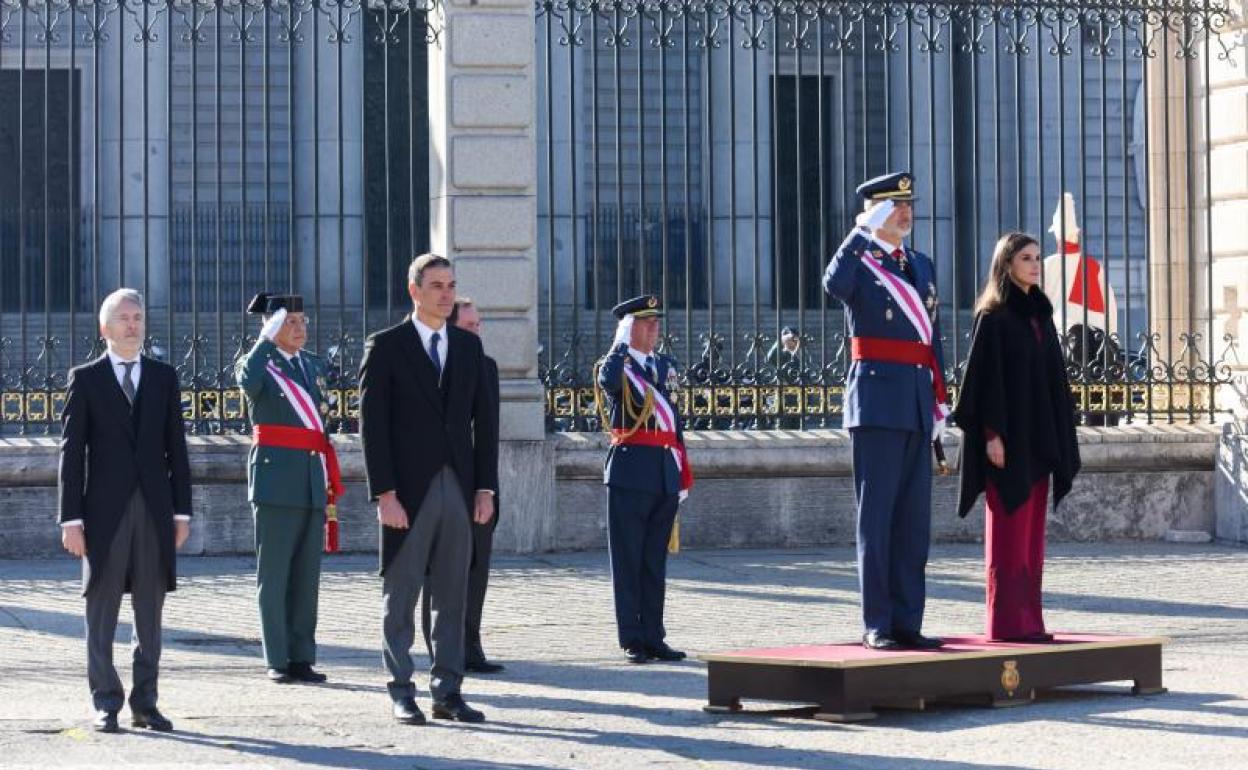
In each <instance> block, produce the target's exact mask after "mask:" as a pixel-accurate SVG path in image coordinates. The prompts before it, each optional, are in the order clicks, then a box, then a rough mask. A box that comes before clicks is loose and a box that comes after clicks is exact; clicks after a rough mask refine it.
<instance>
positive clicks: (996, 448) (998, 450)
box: [988, 436, 1005, 468]
mask: <svg viewBox="0 0 1248 770" xmlns="http://www.w3.org/2000/svg"><path fill="white" fill-rule="evenodd" d="M988 462H990V463H992V464H993V465H995V466H997V467H998V468H1004V467H1005V442H1004V441H1002V440H1001V437H1000V436H996V437H994V438H993V439H992V440H991V441H989V442H988Z"/></svg>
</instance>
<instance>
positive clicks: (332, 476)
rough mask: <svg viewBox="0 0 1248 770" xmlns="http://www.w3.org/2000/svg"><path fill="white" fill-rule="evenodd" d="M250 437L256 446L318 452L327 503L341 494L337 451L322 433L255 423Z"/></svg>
mask: <svg viewBox="0 0 1248 770" xmlns="http://www.w3.org/2000/svg"><path fill="white" fill-rule="evenodd" d="M251 436H252V438H253V439H254V440H255V443H256V446H267V447H277V448H279V449H302V450H304V451H308V452H320V453H321V455H322V456H323V457H324V458H325V473H326V475H327V476H329V478H328V479H326V484H327V488H326V494H327V496H328V497H329V504H330V505H333V504H334V503H335V501H336V500H337V499H338V498H339V497H341V496H342V493H343V492H345V491H346V488H345V487H343V486H342V472H341V471H340V470H339V468H338V453H337V452H335V451H334V445H333V444H332V443H330V441H329V439H328V438H326V436H325V434H324V433H321V432H320V431H318V430H312V429H311V428H296V427H294V426H292V425H256V426H255V427H254V428H253V429H252V433H251Z"/></svg>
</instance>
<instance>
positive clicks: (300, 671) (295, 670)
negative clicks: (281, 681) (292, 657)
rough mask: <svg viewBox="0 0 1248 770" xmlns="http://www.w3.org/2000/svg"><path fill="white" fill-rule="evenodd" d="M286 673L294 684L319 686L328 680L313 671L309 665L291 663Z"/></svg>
mask: <svg viewBox="0 0 1248 770" xmlns="http://www.w3.org/2000/svg"><path fill="white" fill-rule="evenodd" d="M287 673H289V674H290V678H291V679H293V680H295V681H296V682H307V683H308V684H320V683H321V682H324V681H325V680H326V679H328V678H329V677H327V676H325V675H324V674H322V673H321V672H319V671H316V670H315V669H313V668H312V664H311V663H291V664H290V668H289V669H287Z"/></svg>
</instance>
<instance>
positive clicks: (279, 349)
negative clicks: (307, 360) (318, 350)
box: [277, 348, 303, 363]
mask: <svg viewBox="0 0 1248 770" xmlns="http://www.w3.org/2000/svg"><path fill="white" fill-rule="evenodd" d="M277 352H278V353H281V354H282V358H284V359H286V362H287V363H290V359H292V358H294V357H295V356H297V355H299V354H300V353H302V352H303V351H302V350H300V351H299V353H287V352H286V351H285V350H282V349H281V348H278V349H277Z"/></svg>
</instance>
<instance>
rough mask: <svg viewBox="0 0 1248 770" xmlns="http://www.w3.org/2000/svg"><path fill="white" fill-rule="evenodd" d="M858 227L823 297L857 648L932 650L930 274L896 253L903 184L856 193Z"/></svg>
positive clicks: (939, 394)
mask: <svg viewBox="0 0 1248 770" xmlns="http://www.w3.org/2000/svg"><path fill="white" fill-rule="evenodd" d="M858 194H859V195H861V196H862V197H863V199H864V200H865V204H864V211H863V212H862V213H861V214H859V216H858V223H857V225H858V226H857V227H855V228H854V230H853V231H851V232H850V234H849V235H848V236H846V238H845V240H844V241H843V242H842V243H841V245H840V248H838V249H837V251H836V254H835V255H834V256H833V257H832V260H831V261H830V262H829V263H828V268H827V270H826V272H825V273H824V277H823V286H824V290H825V291H827V293H828V294H829V295H830V296H832V297H834V298H836V299H838V300H840V301H841V303H842V304H844V305H845V322H846V327H847V329H848V333H849V336H850V337H851V342H852V357H853V364H852V365H851V366H850V369H849V376H848V377H847V379H846V385H845V428H846V430H848V431H849V435H850V442H851V443H852V444H853V453H854V490H855V492H856V495H857V499H858V533H857V535H858V574H859V583H860V590H861V594H862V620H863V626H864V633H863V637H862V643H863V646H865V647H867V648H868V649H873V650H896V649H901V648H915V649H934V648H937V647H940V646H941V644H942V642H941V640H940V639H937V638H934V637H929V636H924V635H923V633H922V631H921V629H922V625H923V610H924V605H925V599H926V590H925V579H924V570H925V568H926V566H927V555H928V545H929V542H930V540H931V531H932V450H931V448H930V447H931V446H932V439H933V434H935V436H936V437H939V434H940V426H941V423H943V421H944V417H945V415H947V414H948V411H949V409H948V405H947V399H946V395H945V382H944V354H943V352H942V348H941V344H940V324H939V323H938V322H937V317H936V308H937V296H936V267H935V264H934V263H933V262H932V260H931V258H929V257H928V256H927V255H926V254H923V253H921V252H918V251H915V250H914V249H911V248H909V247H908V246H906V245H905V243H904V239H905V238H906V237H907V236H908V235H909V234H910V230H911V228H912V227H913V223H914V200H915V198H914V178H913V177H912V176H910V174H909V173H907V172H898V173H893V174H886V175H884V176H881V177H876V178H875V179H870V180H868V181H866V182H863V183H862V184H861V185H859V187H858Z"/></svg>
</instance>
